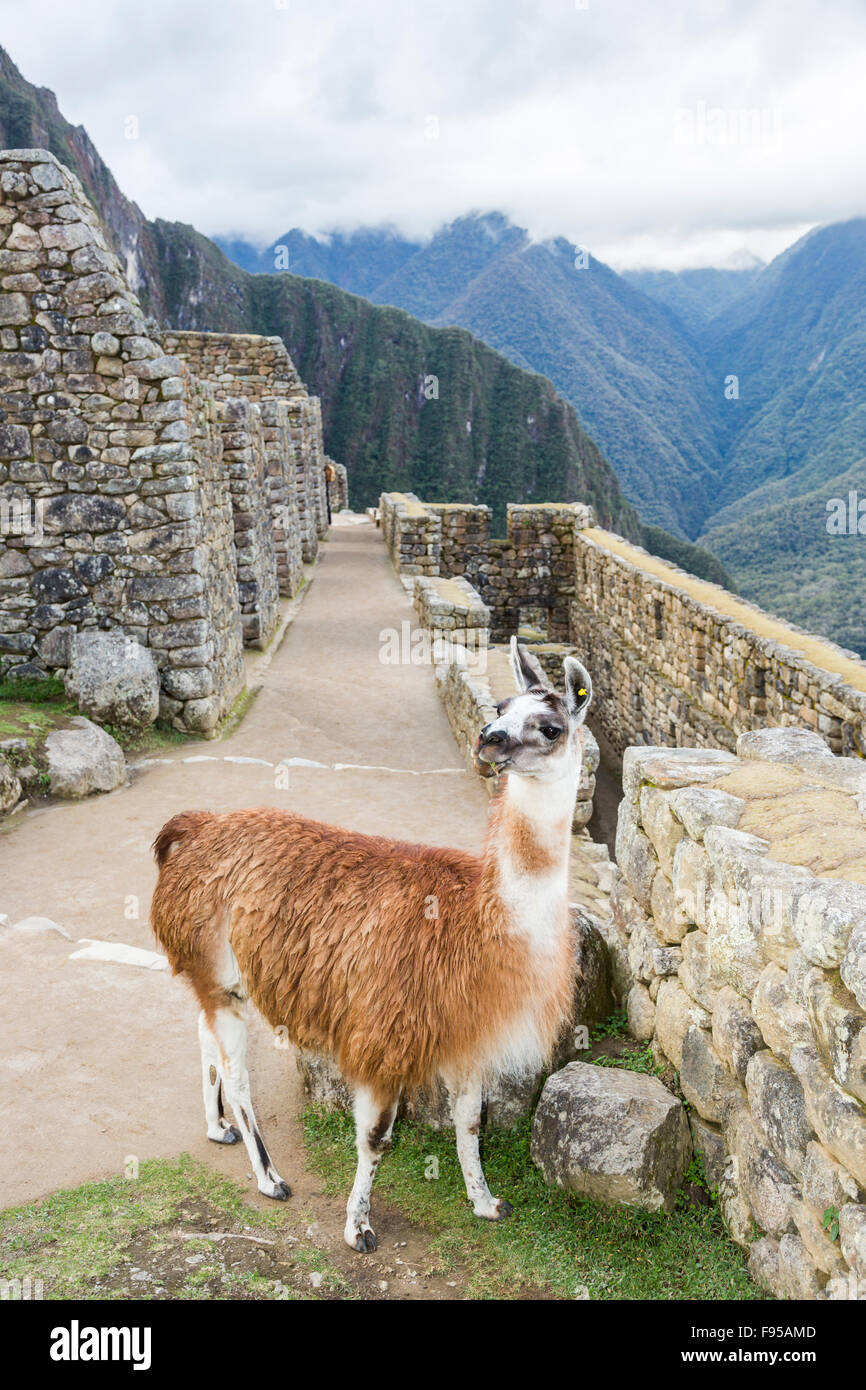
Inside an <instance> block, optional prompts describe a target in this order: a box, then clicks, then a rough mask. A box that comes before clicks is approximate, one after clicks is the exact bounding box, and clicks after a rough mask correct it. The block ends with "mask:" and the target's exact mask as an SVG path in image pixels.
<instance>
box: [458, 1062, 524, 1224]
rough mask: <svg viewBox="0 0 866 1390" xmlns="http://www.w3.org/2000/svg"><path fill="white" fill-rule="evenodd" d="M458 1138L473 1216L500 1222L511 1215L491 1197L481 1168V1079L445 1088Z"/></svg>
mask: <svg viewBox="0 0 866 1390" xmlns="http://www.w3.org/2000/svg"><path fill="white" fill-rule="evenodd" d="M448 1089H449V1092H450V1096H451V1108H452V1111H453V1114H454V1130H455V1134H456V1136H457V1157H458V1158H459V1159H460V1167H461V1169H462V1172H463V1181H464V1182H465V1184H466V1196H467V1197H468V1198H469V1200H470V1202H471V1203H472V1210H473V1211H474V1212H475V1215H476V1216H483V1217H484V1218H485V1220H487V1221H501V1220H502V1219H503V1217H505V1216H510V1215H511V1203H510V1202H506V1201H505V1200H504V1198H502V1197H494V1196H493V1195H492V1193H491V1191H490V1188H489V1187H488V1186H487V1179H486V1178H485V1176H484V1170H483V1168H482V1167H481V1152H480V1149H479V1145H478V1134H479V1131H480V1129H481V1078H480V1077H477V1076H474V1077H469V1078H467V1079H466V1080H465V1081H462V1082H461V1083H460V1084H459V1085H454V1086H451V1085H449V1087H448Z"/></svg>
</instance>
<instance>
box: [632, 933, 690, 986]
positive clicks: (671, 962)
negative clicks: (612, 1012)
mask: <svg viewBox="0 0 866 1390" xmlns="http://www.w3.org/2000/svg"><path fill="white" fill-rule="evenodd" d="M628 960H629V965H630V966H631V969H632V973H633V974H634V976H635V977H636V979H638V980H643V981H644V982H645V983H646V982H648V981H649V980H651V979H652V978H653V976H654V975H675V974H676V973H677V969H678V967H679V963H680V952H679V950H678V949H677V947H676V946H666V945H665V944H664V942H663V941H661V940H660V939H659V937H657V936H656V934H655V932H654V931H653V929H652V927H651V926H650V925H649V923H646V924H645V925H643V924H642V925H640V926H637V927H635V929H634V931H633V932H632V934H631V938H630V939H629V943H628Z"/></svg>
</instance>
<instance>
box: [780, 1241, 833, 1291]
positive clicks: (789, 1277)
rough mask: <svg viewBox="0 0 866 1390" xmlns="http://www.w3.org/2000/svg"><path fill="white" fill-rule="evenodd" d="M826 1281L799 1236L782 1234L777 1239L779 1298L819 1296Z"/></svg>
mask: <svg viewBox="0 0 866 1390" xmlns="http://www.w3.org/2000/svg"><path fill="white" fill-rule="evenodd" d="M825 1283H826V1277H821V1275H820V1273H819V1271H818V1270H817V1269H816V1267H815V1261H814V1260H813V1259H812V1256H811V1255H810V1254H809V1251H808V1250H807V1249H806V1246H805V1245H804V1244H803V1242H802V1240H801V1239H800V1237H799V1236H795V1235H791V1234H788V1235H783V1236H782V1239H781V1240H780V1241H779V1285H778V1288H777V1290H776V1292H777V1293H778V1294H779V1296H780V1297H781V1298H792V1299H809V1300H811V1299H815V1298H819V1297H820V1295H821V1292H822V1290H823V1288H824V1284H825Z"/></svg>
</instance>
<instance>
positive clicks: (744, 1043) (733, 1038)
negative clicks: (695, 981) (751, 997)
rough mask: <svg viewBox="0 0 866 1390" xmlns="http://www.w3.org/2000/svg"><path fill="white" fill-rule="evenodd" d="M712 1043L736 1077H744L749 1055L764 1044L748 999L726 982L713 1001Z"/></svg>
mask: <svg viewBox="0 0 866 1390" xmlns="http://www.w3.org/2000/svg"><path fill="white" fill-rule="evenodd" d="M713 1046H714V1048H715V1049H716V1052H717V1053H718V1055H719V1056H720V1057H721V1059H722V1061H723V1062H724V1063H725V1064H726V1065H727V1066H728V1067H730V1069H731V1071H732V1072H733V1073H734V1075H735V1076H736V1077H737V1078H738V1079H739V1080H740V1081H745V1079H746V1068H747V1066H748V1065H749V1059H750V1058H751V1057H752V1056H753V1055H754V1054H755V1053H756V1052H757V1051H758V1050H759V1048H762V1047H763V1046H764V1040H763V1038H762V1037H761V1030H760V1028H759V1027H758V1025H757V1023H756V1022H755V1020H754V1018H753V1017H752V1012H751V1009H750V1008H749V1004H748V1001H747V1000H745V999H744V998H743V996H742V995H741V994H737V992H736V990H734V989H731V987H730V986H729V985H724V986H723V987H722V989H720V990H719V992H718V994H717V995H716V999H715V1003H714V1005H713Z"/></svg>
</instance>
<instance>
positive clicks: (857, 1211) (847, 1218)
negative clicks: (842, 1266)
mask: <svg viewBox="0 0 866 1390" xmlns="http://www.w3.org/2000/svg"><path fill="white" fill-rule="evenodd" d="M839 1241H840V1244H841V1247H842V1254H843V1256H844V1257H845V1259H846V1261H847V1262H848V1264H849V1266H850V1267H851V1269H853V1271H854V1273H855V1274H856V1275H857V1277H858V1279H866V1206H861V1205H857V1204H855V1203H853V1202H848V1203H846V1205H845V1206H843V1207H842V1209H841V1210H840V1212H839Z"/></svg>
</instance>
